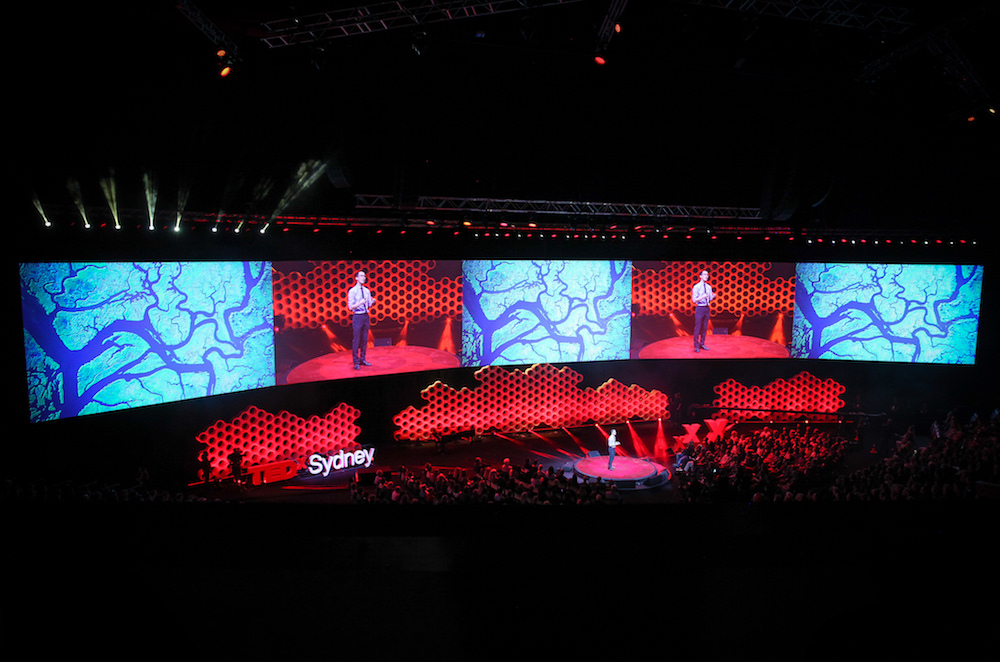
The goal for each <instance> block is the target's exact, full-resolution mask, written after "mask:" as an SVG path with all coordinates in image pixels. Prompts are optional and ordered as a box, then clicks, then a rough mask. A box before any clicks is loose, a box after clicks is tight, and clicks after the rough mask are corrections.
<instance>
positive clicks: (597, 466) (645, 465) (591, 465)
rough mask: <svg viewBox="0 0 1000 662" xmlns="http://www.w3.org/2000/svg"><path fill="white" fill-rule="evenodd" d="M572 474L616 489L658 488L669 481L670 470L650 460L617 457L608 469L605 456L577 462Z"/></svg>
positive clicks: (592, 456)
mask: <svg viewBox="0 0 1000 662" xmlns="http://www.w3.org/2000/svg"><path fill="white" fill-rule="evenodd" d="M573 473H574V474H576V475H577V476H579V477H582V478H590V479H593V480H597V479H601V480H603V481H604V482H613V483H614V484H615V485H616V486H617V487H618V489H625V490H637V489H644V488H651V487H658V486H660V485H663V484H664V483H667V482H669V481H670V470H669V469H668V468H667V467H665V466H663V465H662V464H658V463H656V462H652V461H650V460H642V459H638V458H633V457H622V456H618V457H616V458H615V461H614V464H612V468H611V469H608V456H607V455H591V456H588V457H585V458H583V459H582V460H577V461H576V463H574V465H573Z"/></svg>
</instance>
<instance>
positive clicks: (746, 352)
mask: <svg viewBox="0 0 1000 662" xmlns="http://www.w3.org/2000/svg"><path fill="white" fill-rule="evenodd" d="M705 346H706V347H708V350H707V351H706V350H702V351H700V352H695V351H694V339H693V338H692V337H691V336H679V337H676V338H665V339H663V340H658V341H656V342H654V343H650V344H648V345H646V346H645V347H643V348H642V349H641V350H639V358H640V359H695V358H702V359H787V358H788V348H786V347H783V346H781V345H779V344H778V343H775V342H771V341H770V340H764V339H763V338H755V337H753V336H730V335H721V334H720V335H709V336H708V337H706V338H705Z"/></svg>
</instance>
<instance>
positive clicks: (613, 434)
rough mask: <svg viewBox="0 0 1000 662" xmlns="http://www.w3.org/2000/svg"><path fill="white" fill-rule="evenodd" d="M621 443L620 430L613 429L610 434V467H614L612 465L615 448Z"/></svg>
mask: <svg viewBox="0 0 1000 662" xmlns="http://www.w3.org/2000/svg"><path fill="white" fill-rule="evenodd" d="M621 445H622V443H621V442H620V441H618V432H617V431H616V430H611V434H609V435H608V469H612V466H611V465H612V464H614V461H615V450H616V449H617V448H618V447H619V446H621Z"/></svg>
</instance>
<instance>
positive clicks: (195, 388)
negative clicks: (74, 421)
mask: <svg viewBox="0 0 1000 662" xmlns="http://www.w3.org/2000/svg"><path fill="white" fill-rule="evenodd" d="M20 276H21V307H22V313H23V319H24V348H25V359H26V361H25V362H26V368H27V379H28V403H29V410H30V412H29V413H30V418H31V420H32V421H43V420H52V419H58V418H67V417H71V416H80V415H84V414H93V413H98V412H105V411H114V410H119V409H125V408H130V407H140V406H145V405H153V404H159V403H163V402H172V401H177V400H183V399H187V398H196V397H203V396H209V395H216V394H221V393H230V392H233V391H240V390H246V389H254V388H261V387H266V386H273V385H274V383H275V379H274V309H273V305H272V293H271V265H270V263H267V262H168V263H160V262H152V263H126V262H121V263H118V262H115V263H87V264H80V263H32V264H22V265H20Z"/></svg>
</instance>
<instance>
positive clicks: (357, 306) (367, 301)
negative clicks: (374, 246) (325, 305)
mask: <svg viewBox="0 0 1000 662" xmlns="http://www.w3.org/2000/svg"><path fill="white" fill-rule="evenodd" d="M354 280H355V281H356V282H355V284H354V287H352V288H351V289H349V290H348V291H347V307H348V309H350V311H351V313H352V318H351V323H352V325H353V327H354V335H353V337H352V339H351V356H352V358H353V359H354V369H355V370H360V369H361V366H363V365H371V363H369V362H368V361H366V360H365V351H366V350H367V349H368V331H369V329H371V320H370V318H369V317H368V311H369V310H371V307H372V303H374V301H375V300H374V299H373V298H372V293H371V290H369V289H368V288H367V287H365V282H366V281H367V280H368V277H367V275H366V274H365V272H364V271H359V272H358V273H357V274H356V275H355V276H354Z"/></svg>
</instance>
